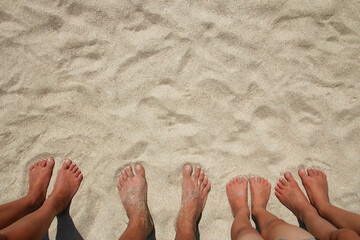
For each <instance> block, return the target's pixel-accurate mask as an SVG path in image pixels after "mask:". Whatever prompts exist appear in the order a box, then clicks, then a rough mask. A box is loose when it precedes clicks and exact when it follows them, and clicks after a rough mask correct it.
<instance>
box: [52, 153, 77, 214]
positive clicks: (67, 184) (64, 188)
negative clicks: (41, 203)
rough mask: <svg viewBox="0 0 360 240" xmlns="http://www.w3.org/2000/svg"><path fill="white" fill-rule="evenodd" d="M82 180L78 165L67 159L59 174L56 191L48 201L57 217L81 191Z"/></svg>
mask: <svg viewBox="0 0 360 240" xmlns="http://www.w3.org/2000/svg"><path fill="white" fill-rule="evenodd" d="M82 178H83V176H82V174H81V171H80V170H79V169H78V167H77V166H76V164H74V163H73V162H72V161H71V160H70V159H66V160H65V162H64V163H63V165H62V167H61V169H60V171H59V173H58V176H57V179H56V182H55V186H54V190H53V191H52V193H51V194H50V196H49V197H48V199H47V200H46V202H49V203H51V204H52V206H53V207H54V208H55V211H56V215H58V214H59V213H61V212H62V211H63V210H64V209H65V208H66V207H67V205H68V204H69V203H70V201H71V199H72V198H73V197H74V195H75V193H76V192H77V190H78V189H79V186H80V183H81V181H82Z"/></svg>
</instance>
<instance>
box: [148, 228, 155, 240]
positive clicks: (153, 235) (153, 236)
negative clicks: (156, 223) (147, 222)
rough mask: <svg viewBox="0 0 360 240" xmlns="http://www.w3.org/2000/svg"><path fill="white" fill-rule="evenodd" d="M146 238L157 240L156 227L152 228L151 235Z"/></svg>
mask: <svg viewBox="0 0 360 240" xmlns="http://www.w3.org/2000/svg"><path fill="white" fill-rule="evenodd" d="M146 240H156V237H155V227H154V229H153V230H152V232H151V233H150V234H149V236H147V237H146Z"/></svg>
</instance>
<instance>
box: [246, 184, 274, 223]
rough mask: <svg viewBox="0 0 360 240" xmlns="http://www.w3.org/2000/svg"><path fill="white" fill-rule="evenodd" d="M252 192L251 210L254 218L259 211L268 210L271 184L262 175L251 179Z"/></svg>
mask: <svg viewBox="0 0 360 240" xmlns="http://www.w3.org/2000/svg"><path fill="white" fill-rule="evenodd" d="M249 181H250V192H251V211H252V214H253V217H254V219H256V215H257V213H258V212H259V211H262V210H266V205H267V203H268V201H269V198H270V192H271V184H270V183H269V182H268V180H266V179H265V178H262V177H257V179H255V178H254V177H252V178H250V179H249Z"/></svg>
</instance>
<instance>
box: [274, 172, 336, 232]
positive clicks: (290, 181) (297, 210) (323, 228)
mask: <svg viewBox="0 0 360 240" xmlns="http://www.w3.org/2000/svg"><path fill="white" fill-rule="evenodd" d="M284 176H285V179H286V180H285V179H283V178H282V179H280V181H279V182H278V184H277V186H276V188H275V190H276V192H275V195H276V197H277V198H278V199H279V200H280V202H281V203H282V204H283V205H284V206H285V207H287V208H288V209H289V210H290V211H291V212H293V213H294V214H295V216H296V217H297V218H298V219H299V220H300V221H302V222H304V223H305V225H306V228H307V229H308V231H309V232H310V233H311V234H313V235H314V236H315V237H317V238H319V239H329V236H330V234H331V233H332V232H334V231H336V230H337V229H336V228H335V227H334V226H333V225H332V224H331V223H329V222H328V221H326V220H325V219H323V218H322V217H320V216H319V215H318V213H317V211H316V209H315V208H314V207H313V206H312V205H311V204H310V203H309V201H308V200H307V199H306V197H305V195H304V194H303V192H302V191H301V190H300V188H299V185H298V184H297V182H296V181H295V179H294V178H293V176H292V175H291V173H289V172H286V173H285V175H284Z"/></svg>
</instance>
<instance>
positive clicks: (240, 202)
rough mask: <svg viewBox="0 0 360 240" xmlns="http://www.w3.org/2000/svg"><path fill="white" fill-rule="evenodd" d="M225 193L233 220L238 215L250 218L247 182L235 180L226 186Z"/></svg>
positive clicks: (239, 179)
mask: <svg viewBox="0 0 360 240" xmlns="http://www.w3.org/2000/svg"><path fill="white" fill-rule="evenodd" d="M226 193H227V197H228V200H229V203H230V206H231V211H232V213H233V216H234V218H235V217H236V215H237V214H238V213H244V214H246V215H247V216H250V210H249V206H248V182H247V180H246V178H244V177H241V178H235V179H233V180H231V181H230V182H229V183H228V184H226Z"/></svg>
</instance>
